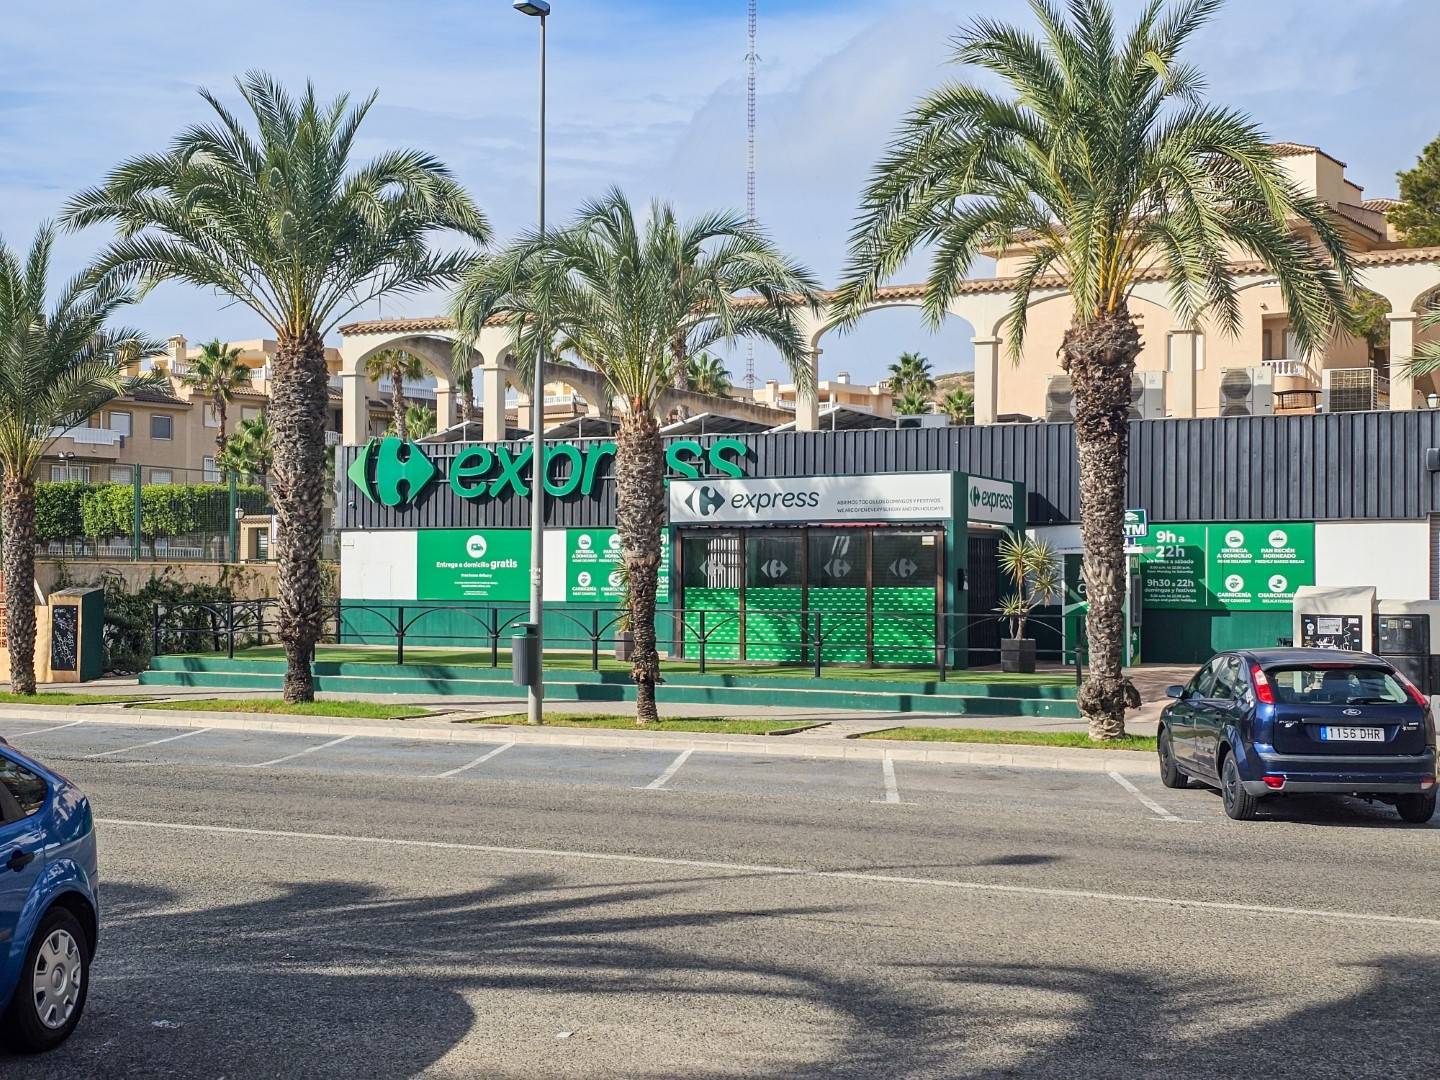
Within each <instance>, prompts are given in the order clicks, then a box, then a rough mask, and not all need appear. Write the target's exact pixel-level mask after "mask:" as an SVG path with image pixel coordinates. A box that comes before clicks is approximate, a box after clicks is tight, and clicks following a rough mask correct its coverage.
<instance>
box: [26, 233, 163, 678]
mask: <svg viewBox="0 0 1440 1080" xmlns="http://www.w3.org/2000/svg"><path fill="white" fill-rule="evenodd" d="M54 245H55V230H54V229H53V228H52V227H51V226H49V225H42V226H41V227H40V229H39V231H38V232H37V233H36V235H35V240H34V242H33V243H32V244H31V245H30V250H29V252H28V253H27V254H26V255H25V257H24V258H21V256H20V255H19V254H18V253H17V252H14V251H12V250H11V249H10V248H9V247H7V246H5V245H4V244H3V243H0V470H3V472H4V477H3V481H0V482H3V488H0V510H3V515H4V516H3V529H4V563H5V595H6V596H7V597H8V598H9V601H8V603H7V604H6V605H5V632H6V635H7V641H8V645H9V651H10V688H11V689H12V690H13V691H15V692H16V693H17V694H33V693H34V692H35V601H34V596H35V470H36V469H38V468H39V467H40V462H41V459H42V458H43V457H44V456H45V453H46V451H48V450H49V449H50V446H51V444H52V443H54V441H55V439H56V438H57V437H59V436H60V435H61V434H63V433H64V431H65V429H66V428H69V427H72V426H74V425H75V424H78V423H80V422H81V421H83V420H84V419H85V418H86V417H88V416H90V415H91V414H92V413H94V412H95V410H96V409H98V408H100V407H101V406H103V405H104V404H105V403H106V402H108V401H112V400H113V399H115V398H117V397H120V396H122V395H124V394H127V393H130V392H132V391H134V390H138V389H140V388H142V387H152V386H158V385H160V383H161V382H162V379H163V377H162V376H161V375H159V374H157V373H155V372H150V373H147V374H143V375H133V376H132V375H126V374H125V372H126V370H127V369H129V368H131V367H132V366H134V365H136V364H137V363H138V362H139V361H142V360H145V359H148V358H149V357H151V356H155V355H158V354H159V353H160V351H161V349H162V348H163V346H162V344H161V343H160V342H158V341H152V340H151V339H149V338H147V337H146V336H145V335H143V334H141V333H140V332H139V331H138V330H131V329H128V328H125V327H119V326H111V325H110V320H111V319H112V318H113V317H114V316H115V314H116V313H117V312H118V311H119V310H120V309H121V308H123V307H125V306H126V305H128V304H131V303H133V302H134V301H135V294H134V293H133V292H132V291H131V290H129V289H127V288H124V287H123V286H121V285H119V284H117V283H115V282H113V281H103V280H101V279H100V278H98V277H97V276H96V275H95V274H94V273H92V272H87V273H83V274H81V275H80V276H79V277H77V278H75V279H74V280H72V281H70V282H68V283H67V284H65V285H64V286H63V287H62V288H61V289H60V291H59V294H58V295H57V296H56V297H55V300H54V303H53V304H51V303H50V302H49V301H50V298H49V295H48V293H49V290H50V284H51V282H50V257H51V253H52V251H53V249H54ZM47 305H48V306H47Z"/></svg>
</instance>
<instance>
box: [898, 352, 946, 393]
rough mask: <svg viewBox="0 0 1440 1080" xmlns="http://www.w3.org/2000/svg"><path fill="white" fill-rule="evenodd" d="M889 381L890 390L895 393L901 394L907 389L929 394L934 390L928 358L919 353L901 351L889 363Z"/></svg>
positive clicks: (933, 377)
mask: <svg viewBox="0 0 1440 1080" xmlns="http://www.w3.org/2000/svg"><path fill="white" fill-rule="evenodd" d="M889 382H890V390H891V391H892V392H893V393H895V394H903V393H904V392H905V391H907V390H915V391H918V392H919V393H922V394H930V393H933V392H934V390H935V376H934V375H933V374H932V373H931V367H930V360H929V359H928V358H927V357H924V356H921V355H920V354H919V353H913V352H903V353H901V354H900V355H899V356H898V357H897V358H896V359H895V362H894V363H893V364H891V365H890V379H889Z"/></svg>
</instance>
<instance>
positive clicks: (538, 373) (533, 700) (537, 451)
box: [515, 0, 550, 724]
mask: <svg viewBox="0 0 1440 1080" xmlns="http://www.w3.org/2000/svg"><path fill="white" fill-rule="evenodd" d="M515 10H516V11H519V12H520V13H521V14H524V15H532V16H537V17H538V18H539V19H540V195H539V219H540V235H541V237H542V238H543V237H544V235H545V59H546V57H545V29H546V27H545V24H546V20H547V19H548V18H549V15H550V5H549V4H548V3H547V2H546V0H516V3H515ZM546 354H547V349H546V348H545V343H544V341H543V340H542V341H541V343H540V347H539V351H538V353H537V355H536V357H535V378H534V380H533V383H534V385H533V386H532V387H531V399H530V447H531V453H532V455H533V456H532V458H531V462H530V465H531V470H530V622H531V624H532V625H533V626H534V627H535V638H534V646H535V668H534V671H533V675H532V678H531V681H530V686H529V694H528V705H529V709H528V719H529V722H530V723H532V724H539V723H541V722H542V720H543V719H544V699H545V634H544V628H543V620H544V617H545V610H544V603H545V597H544V586H545V358H546Z"/></svg>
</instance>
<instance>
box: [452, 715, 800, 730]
mask: <svg viewBox="0 0 1440 1080" xmlns="http://www.w3.org/2000/svg"><path fill="white" fill-rule="evenodd" d="M467 722H468V723H472V724H523V723H525V722H526V717H525V716H524V714H523V713H515V714H514V715H511V716H487V717H485V718H483V719H477V720H470V721H467ZM545 726H546V727H580V728H621V729H627V728H628V729H629V730H631V731H635V730H639V731H708V732H711V733H713V734H716V735H778V734H780V733H782V732H784V733H786V734H789V733H790V732H792V731H804V730H805V729H806V728H812V727H818V726H819V725H817V724H807V723H804V722H801V721H795V720H746V719H744V718H741V717H735V718H729V717H718V718H704V717H702V718H695V717H689V718H680V719H671V720H666V719H663V718H662V719H661V720H659V721H658V722H657V723H654V724H644V725H638V724H636V723H635V720H634V718H633V717H629V716H566V715H565V714H564V713H550V714H548V715H547V716H546V717H545Z"/></svg>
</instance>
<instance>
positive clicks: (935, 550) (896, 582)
mask: <svg viewBox="0 0 1440 1080" xmlns="http://www.w3.org/2000/svg"><path fill="white" fill-rule="evenodd" d="M939 551H940V546H939V539H938V537H937V536H936V534H935V533H933V532H923V533H922V532H900V531H899V530H892V529H877V530H876V532H875V587H876V588H877V589H884V588H892V589H894V588H928V589H933V588H934V587H935V567H936V560H937V559H938V557H939Z"/></svg>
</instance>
